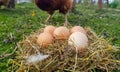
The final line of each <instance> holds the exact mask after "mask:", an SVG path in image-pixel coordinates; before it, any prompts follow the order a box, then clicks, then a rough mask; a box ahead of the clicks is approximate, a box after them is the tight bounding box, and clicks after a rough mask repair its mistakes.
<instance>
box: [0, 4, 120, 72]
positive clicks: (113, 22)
mask: <svg viewBox="0 0 120 72" xmlns="http://www.w3.org/2000/svg"><path fill="white" fill-rule="evenodd" d="M76 10H77V12H76V13H75V14H74V13H70V15H69V16H68V19H69V22H70V23H71V25H72V26H74V25H81V26H83V27H86V26H90V27H91V28H92V29H93V30H94V31H95V32H96V33H97V34H100V35H101V36H103V37H104V38H106V39H111V44H113V45H117V46H120V28H119V27H120V11H116V10H114V9H110V10H107V9H104V10H102V11H99V10H97V9H96V7H91V8H90V7H86V6H81V5H77V8H76ZM32 11H34V12H35V16H32ZM46 18H47V13H46V12H43V11H41V10H40V9H39V8H37V7H36V6H35V5H34V4H28V3H27V4H26V3H23V4H19V5H17V6H16V8H15V9H13V10H6V9H0V58H3V55H6V54H9V53H12V52H13V50H14V49H15V47H16V46H17V42H19V41H21V40H23V38H24V36H28V35H30V34H31V33H32V32H35V31H36V30H38V29H40V28H43V27H44V21H45V19H46ZM63 22H64V16H63V15H62V14H59V13H58V12H56V13H55V14H54V15H53V17H52V19H51V22H50V24H52V25H55V26H61V25H63ZM118 54H120V52H118ZM14 58H15V54H13V55H11V56H8V57H5V58H3V59H0V71H2V72H8V69H9V66H10V64H9V59H14ZM118 58H119V59H120V55H118Z"/></svg>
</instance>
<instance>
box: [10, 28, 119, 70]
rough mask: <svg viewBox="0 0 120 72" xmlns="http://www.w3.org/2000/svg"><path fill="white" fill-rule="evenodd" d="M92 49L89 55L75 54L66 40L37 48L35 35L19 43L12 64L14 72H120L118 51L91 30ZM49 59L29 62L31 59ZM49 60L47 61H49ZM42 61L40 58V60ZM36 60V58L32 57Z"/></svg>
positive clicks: (88, 31)
mask: <svg viewBox="0 0 120 72" xmlns="http://www.w3.org/2000/svg"><path fill="white" fill-rule="evenodd" d="M86 32H87V36H88V39H89V47H88V50H87V51H86V52H83V53H81V54H76V52H75V51H74V50H71V49H70V48H69V47H68V44H67V40H65V41H63V40H55V42H54V43H53V44H52V45H49V46H47V47H41V46H39V45H37V43H36V39H37V35H38V34H39V33H40V32H39V33H34V34H32V35H30V36H29V37H26V39H25V40H23V41H21V42H19V43H18V50H17V56H16V58H15V59H13V60H11V61H10V62H11V63H12V66H11V71H17V72H52V71H53V72H93V71H95V70H100V71H102V72H103V71H105V72H112V71H113V70H115V69H119V70H120V61H119V60H117V59H116V58H115V55H114V53H115V52H116V51H117V49H116V47H114V46H112V45H110V44H109V42H108V41H107V40H105V39H103V38H100V37H98V36H97V35H96V33H95V32H93V31H92V30H91V29H90V28H86ZM32 55H34V56H37V55H41V56H46V58H45V59H44V58H43V59H40V58H38V60H36V61H33V62H30V61H29V58H30V56H32ZM47 56H48V57H47ZM38 57H39V56H38ZM33 58H37V57H33Z"/></svg>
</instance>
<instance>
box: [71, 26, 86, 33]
mask: <svg viewBox="0 0 120 72" xmlns="http://www.w3.org/2000/svg"><path fill="white" fill-rule="evenodd" d="M74 32H82V33H84V34H86V31H85V29H84V28H83V27H81V26H74V27H72V28H71V30H70V33H71V34H72V33H74Z"/></svg>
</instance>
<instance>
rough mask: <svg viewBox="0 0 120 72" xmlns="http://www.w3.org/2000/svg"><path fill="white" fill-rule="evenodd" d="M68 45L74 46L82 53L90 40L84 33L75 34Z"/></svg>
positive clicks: (71, 36)
mask: <svg viewBox="0 0 120 72" xmlns="http://www.w3.org/2000/svg"><path fill="white" fill-rule="evenodd" d="M68 45H70V46H74V47H75V48H77V49H78V51H79V52H82V51H84V50H85V49H86V48H87V47H88V38H87V36H86V35H85V34H84V33H82V32H74V33H72V34H71V35H70V37H69V39H68Z"/></svg>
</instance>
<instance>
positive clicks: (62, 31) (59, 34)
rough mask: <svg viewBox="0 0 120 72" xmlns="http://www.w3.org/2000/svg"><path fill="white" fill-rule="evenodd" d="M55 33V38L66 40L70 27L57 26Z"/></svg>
mask: <svg viewBox="0 0 120 72" xmlns="http://www.w3.org/2000/svg"><path fill="white" fill-rule="evenodd" d="M53 34H54V37H55V39H62V40H64V39H68V37H69V35H70V32H69V29H68V28H66V27H64V26H61V27H58V28H56V29H55V30H54V33H53Z"/></svg>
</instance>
